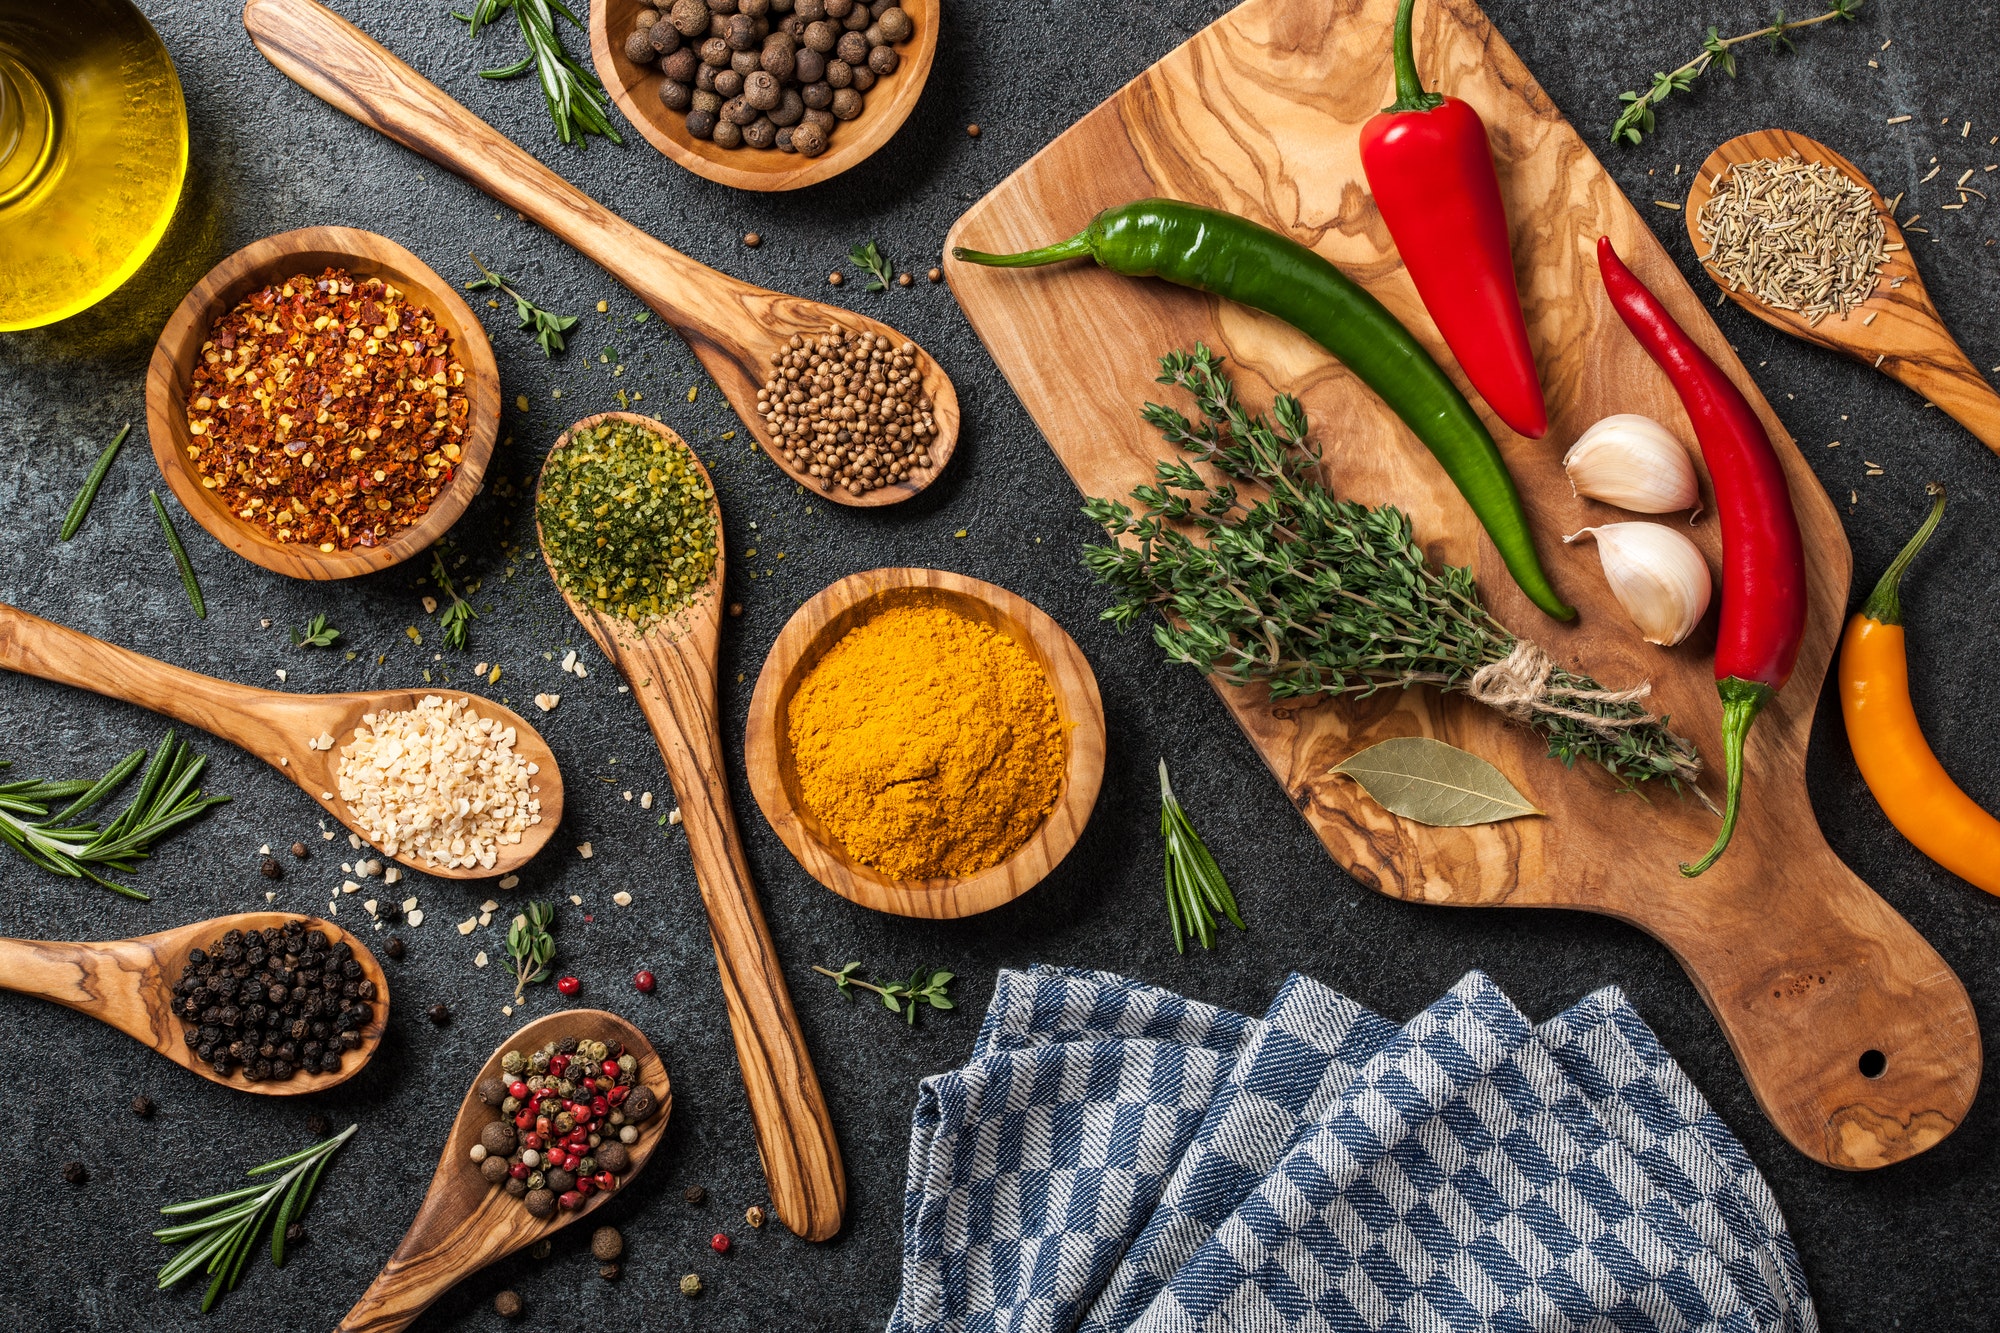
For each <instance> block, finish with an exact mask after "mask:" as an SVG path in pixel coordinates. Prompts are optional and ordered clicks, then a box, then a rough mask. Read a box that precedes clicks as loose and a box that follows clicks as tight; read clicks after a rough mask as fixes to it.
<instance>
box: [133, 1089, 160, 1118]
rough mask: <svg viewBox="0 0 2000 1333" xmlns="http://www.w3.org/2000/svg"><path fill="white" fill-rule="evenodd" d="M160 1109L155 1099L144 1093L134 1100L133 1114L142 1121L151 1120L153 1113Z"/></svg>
mask: <svg viewBox="0 0 2000 1333" xmlns="http://www.w3.org/2000/svg"><path fill="white" fill-rule="evenodd" d="M159 1109H160V1108H159V1107H158V1106H157V1105H155V1104H154V1102H153V1099H152V1098H151V1097H148V1096H147V1095H146V1094H145V1093H143V1092H142V1093H140V1094H139V1095H138V1096H137V1097H134V1098H133V1099H132V1114H133V1115H136V1116H138V1117H139V1118H140V1119H141V1120H151V1119H152V1118H153V1112H155V1111H157V1110H159Z"/></svg>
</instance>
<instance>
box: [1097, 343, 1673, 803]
mask: <svg viewBox="0 0 2000 1333" xmlns="http://www.w3.org/2000/svg"><path fill="white" fill-rule="evenodd" d="M1160 368H1161V370H1162V371H1163V372H1164V373H1163V374H1162V375H1161V376H1160V381H1159V382H1160V383H1162V384H1170V385H1173V386H1175V387H1177V388H1180V389H1184V390H1186V391H1187V392H1188V393H1191V394H1193V395H1194V398H1195V401H1196V403H1197V404H1198V405H1199V407H1200V409H1201V414H1202V421H1201V423H1200V424H1199V425H1196V424H1193V423H1191V422H1190V421H1189V420H1188V419H1187V418H1186V417H1185V416H1183V415H1181V413H1179V412H1177V411H1175V410H1173V409H1172V408H1169V407H1162V406H1160V405H1158V404H1154V403H1149V404H1147V405H1146V411H1145V417H1146V420H1147V421H1148V422H1150V423H1151V424H1152V425H1153V426H1155V427H1156V428H1158V430H1159V431H1160V433H1161V434H1162V435H1163V436H1164V437H1165V438H1166V441H1167V443H1168V444H1170V445H1172V446H1174V447H1175V448H1176V449H1179V450H1181V451H1183V452H1184V453H1187V454H1189V455H1192V457H1193V458H1194V459H1195V460H1196V461H1198V462H1201V463H1204V464H1207V465H1209V466H1211V467H1213V468H1215V469H1216V470H1217V471H1219V472H1221V473H1222V474H1223V475H1224V476H1225V477H1226V478H1228V479H1229V480H1227V481H1224V482H1222V483H1219V484H1216V485H1210V484H1209V483H1207V482H1206V481H1204V480H1203V478H1202V475H1201V473H1200V472H1198V471H1197V470H1196V468H1195V466H1194V464H1193V463H1191V462H1188V461H1186V460H1175V461H1169V460H1164V459H1163V460H1161V461H1160V462H1159V463H1158V464H1157V465H1156V467H1155V476H1156V478H1157V481H1158V484H1157V485H1151V486H1141V487H1138V488H1137V489H1135V490H1134V491H1133V492H1132V498H1133V499H1134V500H1136V501H1137V502H1138V503H1139V505H1140V506H1141V509H1142V512H1141V514H1140V515H1139V516H1138V517H1136V518H1135V517H1134V516H1133V513H1132V509H1131V507H1130V506H1128V505H1125V504H1123V503H1120V502H1118V501H1115V500H1104V499H1092V500H1087V501H1086V502H1085V503H1084V513H1085V514H1086V515H1088V516H1089V517H1090V519H1091V520H1092V521H1093V522H1095V523H1097V524H1099V525H1100V526H1102V527H1103V528H1104V530H1105V531H1106V532H1108V533H1109V534H1110V535H1111V536H1113V537H1114V538H1122V539H1125V540H1123V541H1121V542H1119V543H1116V544H1112V545H1104V546H1090V547H1088V548H1086V550H1085V552H1084V565H1085V567H1086V568H1088V569H1089V570H1090V572H1091V574H1092V575H1093V576H1095V577H1096V579H1097V581H1098V582H1100V583H1103V584H1105V585H1106V586H1108V587H1110V588H1111V589H1112V590H1113V592H1114V593H1115V594H1116V595H1117V600H1116V601H1115V602H1114V603H1113V604H1112V606H1111V607H1110V608H1109V609H1108V610H1106V611H1105V612H1104V618H1105V619H1106V620H1109V621H1112V622H1113V623H1114V624H1117V625H1120V626H1126V625H1131V624H1133V623H1135V622H1137V621H1138V620H1140V619H1142V618H1144V617H1145V616H1146V614H1147V613H1148V612H1149V611H1152V610H1159V611H1162V612H1164V613H1166V619H1165V621H1164V622H1163V623H1161V624H1158V625H1155V626H1154V628H1153V637H1154V639H1155V641H1157V642H1158V643H1159V645H1160V647H1161V648H1162V649H1164V650H1165V651H1166V654H1167V657H1168V658H1169V659H1170V660H1172V661H1175V662H1184V663H1186V664H1188V665H1189V666H1192V667H1194V668H1195V669H1197V670H1198V671H1201V672H1202V673H1203V674H1205V675H1214V676H1217V677H1219V678H1221V679H1222V680H1224V681H1226V682H1228V683H1229V684H1232V685H1249V684H1253V683H1262V684H1265V685H1268V686H1269V687H1270V690H1271V695H1272V697H1273V698H1280V699H1282V698H1294V697H1299V696H1304V695H1312V694H1348V695H1354V696H1356V697H1363V698H1365V697H1366V696H1368V695H1371V694H1374V693H1375V692H1376V691H1378V690H1384V689H1394V688H1403V687H1407V686H1410V685H1431V686H1435V687H1436V688H1438V689H1441V690H1457V691H1462V692H1464V693H1466V694H1468V695H1470V696H1471V697H1472V698H1474V699H1476V700H1478V701H1479V702H1481V703H1484V704H1486V705H1488V706H1489V707H1492V708H1495V709H1497V710H1498V711H1500V712H1502V713H1504V714H1505V715H1507V716H1508V717H1511V718H1513V719H1515V720H1516V721H1520V722H1524V723H1526V724H1527V725H1529V726H1531V727H1533V728H1535V730H1537V731H1539V732H1541V733H1542V735H1543V737H1544V738H1545V739H1546V740H1547V741H1548V746H1549V753H1550V754H1551V755H1552V756H1554V757H1555V758H1558V759H1560V760H1562V761H1563V763H1565V764H1570V763H1573V762H1575V760H1576V759H1578V758H1579V757H1581V758H1584V759H1589V760H1591V761H1593V762H1595V763H1597V764H1600V765H1602V766H1603V767H1604V768H1605V769H1606V770H1607V771H1608V772H1610V773H1611V774H1613V775H1614V776H1616V777H1618V778H1620V779H1622V780H1624V781H1625V782H1628V783H1637V782H1644V781H1648V780H1651V779H1654V778H1664V779H1665V780H1666V781H1667V782H1668V783H1669V784H1670V785H1672V786H1674V787H1676V788H1679V787H1680V786H1681V785H1682V784H1688V785H1690V786H1691V785H1692V784H1693V781H1694V779H1695V777H1696V776H1697V775H1698V774H1699V773H1700V771H1701V759H1700V756H1699V755H1698V754H1697V753H1696V751H1695V748H1694V746H1693V745H1691V744H1690V743H1689V742H1688V741H1686V740H1685V739H1683V738H1682V737H1679V736H1676V735H1675V734H1674V733H1673V732H1671V731H1669V730H1668V729H1667V719H1666V718H1663V717H1657V716H1655V715H1654V714H1652V713H1649V712H1647V711H1646V710H1645V708H1644V707H1643V706H1642V705H1641V702H1640V701H1641V700H1643V699H1644V698H1645V697H1646V696H1647V694H1648V693H1650V691H1651V688H1652V687H1651V686H1650V685H1646V684H1641V685H1639V686H1636V687H1634V688H1632V689H1625V690H1607V689H1605V688H1604V687H1603V686H1601V685H1599V684H1598V683H1597V682H1596V681H1594V680H1592V679H1590V678H1589V677H1588V676H1583V675H1578V674H1577V673H1575V672H1571V671H1567V670H1565V669H1563V668H1561V667H1558V666H1556V665H1555V664H1554V663H1553V662H1552V661H1551V660H1550V659H1549V656H1548V654H1547V653H1545V652H1544V651H1543V650H1542V649H1541V648H1539V647H1538V646H1536V645H1535V644H1534V643H1532V642H1531V641H1529V640H1527V639H1521V638H1516V637H1515V636H1514V635H1513V634H1511V633H1509V632H1508V630H1507V629H1506V627H1505V626H1503V625H1501V624H1500V622H1499V621H1497V620H1495V619H1494V618H1493V616H1492V615H1491V614H1490V613H1489V612H1488V611H1487V610H1486V608H1485V606H1484V605H1483V604H1482V603H1481V602H1480V600H1479V591H1478V589H1477V588H1476V587H1475V586H1474V583H1473V579H1472V571H1471V570H1469V569H1463V568H1460V567H1458V566H1456V565H1444V566H1441V567H1433V566H1432V565H1431V564H1430V562H1429V561H1428V560H1427V559H1426V558H1425V555H1424V551H1423V548H1422V547H1420V546H1419V545H1417V542H1416V539H1415V537H1414V536H1413V534H1412V532H1411V527H1410V519H1409V515H1407V514H1405V513H1404V512H1403V511H1402V510H1400V509H1397V508H1394V507H1393V506H1389V505H1384V506H1382V507H1381V508H1378V509H1371V508H1369V507H1368V506H1366V505H1362V504H1357V503H1355V502H1354V501H1351V500H1341V499H1339V498H1337V497H1336V496H1335V495H1334V494H1333V492H1332V491H1330V490H1329V489H1327V487H1326V486H1325V485H1323V484H1321V483H1320V482H1319V481H1318V480H1317V479H1316V477H1315V475H1314V473H1315V469H1316V468H1317V467H1318V465H1319V451H1318V449H1317V448H1316V447H1314V446H1312V445H1309V444H1308V443H1307V442H1306V438H1305V437H1306V417H1305V409H1304V408H1303V407H1302V406H1301V405H1300V403H1299V400H1298V399H1296V398H1294V397H1292V396H1291V395H1289V394H1282V395H1280V396H1279V397H1278V400H1277V402H1276V403H1275V404H1274V405H1273V407H1272V411H1271V415H1272V418H1274V419H1275V422H1276V425H1275V427H1274V426H1273V425H1272V424H1271V423H1270V422H1267V421H1266V420H1265V419H1264V418H1263V417H1261V416H1255V415H1252V414H1250V413H1248V412H1246V411H1245V410H1244V409H1243V407H1242V406H1241V405H1240V404H1239V403H1238V402H1237V401H1236V392H1235V389H1234V388H1233V387H1232V386H1231V385H1230V382H1229V379H1228V377H1227V376H1226V375H1224V374H1223V373H1222V358H1221V357H1219V356H1217V355H1216V354H1215V353H1213V352H1211V351H1210V350H1209V349H1208V348H1207V347H1205V346H1201V345H1197V346H1196V348H1195V350H1194V352H1193V353H1192V354H1189V353H1186V352H1171V353H1169V354H1168V355H1166V356H1164V357H1162V358H1160ZM1238 483H1247V484H1250V485H1253V486H1258V487H1263V488H1267V489H1268V494H1265V495H1263V496H1262V497H1261V498H1246V497H1244V496H1242V495H1241V494H1239V492H1238V489H1237V484H1238ZM1190 528H1192V529H1193V530H1194V532H1195V533H1198V534H1199V535H1200V537H1201V538H1202V539H1203V540H1200V541H1197V540H1195V538H1194V536H1192V535H1190V533H1189V531H1188V529H1190Z"/></svg>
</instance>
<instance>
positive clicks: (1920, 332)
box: [1684, 130, 2000, 453]
mask: <svg viewBox="0 0 2000 1333" xmlns="http://www.w3.org/2000/svg"><path fill="white" fill-rule="evenodd" d="M1794 155H1796V156H1798V157H1800V158H1803V159H1804V160H1805V161H1807V162H1824V163H1826V164H1827V165H1828V166H1830V167H1833V168H1834V169H1836V170H1837V171H1839V172H1840V173H1841V174H1843V175H1845V176H1846V177H1848V179H1850V180H1852V181H1853V182H1854V183H1855V184H1857V185H1859V186H1861V187H1862V188H1863V189H1865V190H1867V191H1868V193H1869V194H1870V195H1871V196H1872V197H1873V198H1874V201H1875V208H1876V210H1877V211H1878V212H1879V213H1881V215H1882V226H1883V230H1884V231H1885V232H1886V233H1887V244H1889V245H1892V246H1894V247H1896V248H1895V249H1892V250H1891V251H1889V262H1888V263H1886V264H1884V265H1883V266H1882V268H1881V270H1880V273H1881V277H1880V280H1879V281H1878V282H1877V284H1876V287H1875V294H1874V295H1872V296H1870V297H1869V298H1868V299H1867V300H1866V301H1864V302H1862V303H1861V305H1859V306H1858V307H1856V308H1855V309H1853V310H1850V311H1849V312H1848V313H1847V315H1846V317H1845V318H1842V317H1840V316H1836V315H1828V316H1827V317H1825V318H1824V319H1822V320H1820V322H1819V323H1817V324H1812V323H1810V322H1808V321H1807V319H1806V318H1805V316H1803V315H1801V314H1799V313H1798V312H1797V311H1793V310H1780V309H1778V308H1777V307H1775V306H1772V305H1768V304H1766V303H1765V302H1764V300H1763V299H1762V298H1761V297H1759V296H1757V295H1756V294H1755V293H1753V292H1750V291H1747V290H1737V291H1731V290H1730V289H1729V284H1728V283H1726V282H1724V281H1723V280H1722V278H1721V277H1720V276H1719V275H1718V274H1717V273H1716V272H1715V270H1714V269H1713V268H1708V266H1707V265H1706V264H1704V265H1703V267H1704V268H1708V275H1709V276H1710V277H1711V278H1714V279H1715V280H1716V282H1717V283H1718V284H1720V285H1721V286H1722V288H1723V290H1725V291H1728V292H1729V299H1730V300H1732V301H1734V302H1736V304H1738V305H1740V306H1742V307H1743V308H1744V309H1745V310H1748V311H1749V312H1750V313H1751V314H1753V315H1755V316H1756V317H1757V318H1759V319H1761V320H1763V321H1764V322H1765V323H1766V324H1769V325H1770V326H1771V327H1772V328H1775V329H1782V330H1783V331H1785V332H1786V333H1789V334H1792V335H1793V336H1794V337H1798V338H1804V339H1805V340H1806V341H1807V342H1811V343H1818V344H1819V345H1820V346H1821V347H1828V348H1831V349H1833V350H1834V351H1836V352H1844V353H1846V354H1847V355H1848V356H1851V357H1853V358H1855V359H1856V360H1857V361H1866V362H1867V363H1868V364H1869V365H1871V366H1874V367H1876V368H1877V369H1878V370H1881V371H1882V372H1883V373H1885V374H1887V375H1889V376H1891V377H1893V378H1894V379H1897V380H1899V381H1901V382H1902V383H1903V384H1905V385H1908V386H1909V387H1910V388H1912V389H1915V390H1916V391H1917V392H1918V393H1920V394H1922V395H1923V396H1924V398H1925V399H1926V400H1927V401H1929V402H1932V403H1935V404H1937V406H1938V407H1940V408H1942V409H1943V410H1944V411H1945V412H1946V414H1948V415H1949V416H1951V417H1952V418H1953V419H1954V420H1956V421H1957V422H1958V423H1959V424H1960V425H1962V426H1964V427H1965V428H1966V429H1967V430H1969V431H1971V432H1972V433H1973V434H1974V435H1976V436H1978V437H1979V439H1980V441H1981V442H1982V443H1984V444H1985V445H1986V447H1987V448H1989V449H1991V450H1993V451H1994V452H1995V453H2000V393H1995V392H1994V391H1993V386H1992V385H1990V384H1988V383H1987V382H1986V378H1985V377H1984V376H1983V375H1981V374H1980V373H1979V367H1977V366H1975V365H1973V364H1972V358H1970V357H1968V356H1967V355H1966V354H1965V351H1964V349H1962V348H1961V347H1959V345H1958V343H1957V342H1956V341H1954V340H1953V338H1952V336H1951V334H1950V332H1949V331H1947V330H1946V328H1945V326H1944V320H1943V319H1942V318H1941V317H1940V316H1939V315H1938V311H1937V306H1935V305H1934V304H1932V303H1931V297H1930V293H1929V292H1927V291H1925V290H1924V280H1923V278H1922V277H1920V276H1919V275H1918V273H1917V266H1916V263H1915V262H1914V260H1912V258H1911V255H1910V250H1909V246H1908V242H1907V241H1906V240H1905V239H1904V237H1903V230H1902V228H1901V227H1899V226H1897V225H1896V217H1895V214H1893V213H1891V212H1890V211H1889V205H1888V204H1887V203H1886V202H1885V201H1884V200H1883V198H1882V193H1881V191H1879V190H1877V189H1876V188H1875V187H1874V185H1873V184H1871V183H1870V182H1869V180H1868V178H1867V177H1866V176H1864V175H1862V174H1861V168H1859V167H1857V166H1855V165H1854V164H1853V163H1852V162H1849V161H1848V160H1847V159H1846V158H1844V157H1842V156H1841V155H1840V154H1839V153H1836V152H1834V151H1833V150H1832V149H1831V148H1828V147H1827V146H1826V145H1825V144H1823V143H1821V142H1819V141H1818V140H1817V139H1809V138H1807V137H1806V136H1805V135H1803V134H1794V133H1793V132H1792V131H1790V130H1758V131H1756V132H1755V133H1752V134H1739V135H1737V136H1736V137H1735V138H1734V139H1731V140H1730V141H1729V142H1727V143H1725V144H1723V145H1722V146H1721V147H1720V148H1718V149H1716V150H1715V151H1714V152H1713V153H1710V154H1709V155H1708V160H1707V161H1706V162H1703V163H1702V164H1701V170H1700V171H1698V172H1696V173H1695V177H1694V183H1693V184H1692V185H1690V186H1689V187H1688V197H1687V208H1686V209H1685V210H1684V212H1685V220H1686V222H1687V229H1688V238H1689V239H1690V240H1692V241H1693V242H1694V252H1695V253H1696V254H1697V255H1706V254H1707V253H1708V248H1709V247H1708V242H1707V241H1706V240H1704V239H1702V234H1701V223H1700V217H1699V214H1700V213H1701V209H1702V206H1703V205H1704V204H1706V203H1707V202H1708V201H1709V198H1710V197H1711V196H1712V195H1713V194H1714V193H1715V187H1716V185H1717V183H1718V181H1719V180H1720V179H1721V177H1722V176H1723V175H1724V173H1726V172H1728V171H1729V170H1730V169H1731V168H1733V167H1734V166H1735V165H1736V164H1737V163H1739V162H1751V161H1755V160H1757V159H1759V158H1774V159H1775V158H1785V157H1791V156H1794ZM1898 279H1901V282H1900V283H1898V282H1897V280H1898Z"/></svg>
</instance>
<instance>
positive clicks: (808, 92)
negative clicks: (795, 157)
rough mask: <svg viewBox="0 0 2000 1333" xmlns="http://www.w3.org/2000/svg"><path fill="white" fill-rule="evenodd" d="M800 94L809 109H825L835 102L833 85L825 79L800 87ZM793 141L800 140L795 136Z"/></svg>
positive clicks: (802, 149)
mask: <svg viewBox="0 0 2000 1333" xmlns="http://www.w3.org/2000/svg"><path fill="white" fill-rule="evenodd" d="M799 96H800V97H802V98H804V99H805V104H806V109H807V110H809V111H820V110H824V109H825V108H826V107H829V106H831V105H832V104H833V85H832V84H830V83H827V82H825V81H824V80H822V81H821V82H819V83H809V84H807V85H806V86H805V87H803V88H801V89H799ZM792 142H793V143H794V144H796V143H798V140H797V139H796V138H795V139H793V140H792ZM799 151H800V152H804V151H805V149H804V148H800V149H799Z"/></svg>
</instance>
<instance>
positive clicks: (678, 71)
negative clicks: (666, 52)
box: [660, 46, 701, 83]
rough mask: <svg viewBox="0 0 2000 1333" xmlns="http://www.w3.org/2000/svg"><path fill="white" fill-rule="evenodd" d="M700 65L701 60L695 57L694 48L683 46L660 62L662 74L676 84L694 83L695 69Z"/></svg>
mask: <svg viewBox="0 0 2000 1333" xmlns="http://www.w3.org/2000/svg"><path fill="white" fill-rule="evenodd" d="M700 64H701V60H700V58H699V57H697V56H696V55H695V53H694V48H693V47H689V46H683V47H682V48H681V49H680V50H678V51H676V52H674V53H673V54H672V55H670V56H668V57H667V58H666V59H665V60H662V61H661V62H660V72H661V73H662V74H664V75H666V76H667V77H668V78H670V79H672V80H673V81H674V82H675V83H693V82H694V72H695V69H696V67H697V66H699V65H700Z"/></svg>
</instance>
